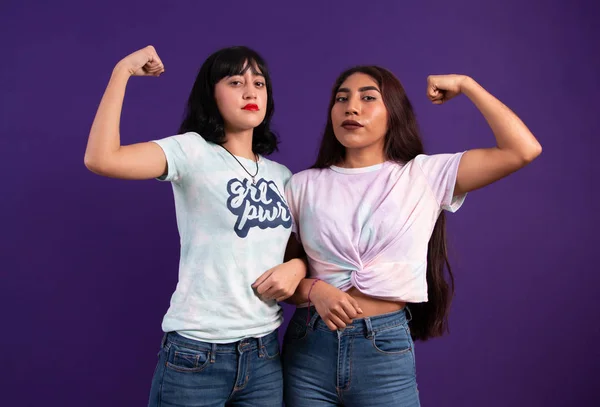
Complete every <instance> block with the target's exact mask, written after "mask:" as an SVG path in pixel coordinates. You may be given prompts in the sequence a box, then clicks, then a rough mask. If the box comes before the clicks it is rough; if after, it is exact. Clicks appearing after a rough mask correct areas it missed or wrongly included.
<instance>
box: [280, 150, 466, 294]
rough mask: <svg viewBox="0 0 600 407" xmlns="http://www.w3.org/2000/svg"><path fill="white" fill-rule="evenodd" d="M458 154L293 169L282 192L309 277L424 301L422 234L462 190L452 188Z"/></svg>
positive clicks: (458, 200)
mask: <svg viewBox="0 0 600 407" xmlns="http://www.w3.org/2000/svg"><path fill="white" fill-rule="evenodd" d="M462 154H463V153H457V154H436V155H419V156H417V157H416V158H415V159H413V160H411V161H410V162H408V163H406V164H404V165H402V164H398V163H395V162H389V161H388V162H384V163H382V164H378V165H374V166H370V167H365V168H340V167H336V166H331V167H329V168H324V169H309V170H305V171H302V172H299V173H297V174H295V175H293V176H292V178H291V179H290V181H289V182H288V184H287V185H286V198H287V201H288V205H289V207H290V211H291V214H292V217H293V219H294V223H293V225H292V230H293V232H294V233H295V234H296V236H297V238H298V239H299V240H300V241H301V243H302V245H303V247H304V250H305V251H306V254H307V256H308V261H309V265H310V267H309V269H310V270H309V273H310V277H313V278H314V277H317V278H320V279H322V280H323V281H325V282H327V283H329V284H331V285H333V286H335V287H337V288H339V289H341V290H343V291H347V290H348V289H350V288H351V287H356V288H357V289H358V290H359V291H360V292H362V293H364V294H366V295H369V296H372V297H375V298H380V299H385V300H390V301H407V302H424V301H427V281H426V270H427V245H428V242H429V238H430V237H431V234H432V232H433V228H434V226H435V222H436V220H437V219H438V217H439V215H440V213H441V211H442V210H447V211H450V212H454V211H456V210H458V208H460V206H461V205H462V203H463V201H464V198H465V195H462V196H454V186H455V183H456V176H457V171H458V164H459V162H460V159H461V157H462Z"/></svg>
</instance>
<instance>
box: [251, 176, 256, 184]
mask: <svg viewBox="0 0 600 407" xmlns="http://www.w3.org/2000/svg"><path fill="white" fill-rule="evenodd" d="M252 185H256V179H255V178H254V177H252Z"/></svg>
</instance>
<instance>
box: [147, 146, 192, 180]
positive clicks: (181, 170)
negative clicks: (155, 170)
mask: <svg viewBox="0 0 600 407" xmlns="http://www.w3.org/2000/svg"><path fill="white" fill-rule="evenodd" d="M152 141H153V142H154V143H156V144H158V145H159V146H160V148H162V150H163V153H164V154H165V157H166V158H167V173H166V174H165V175H163V176H161V177H158V178H157V179H158V180H159V181H170V182H174V183H178V182H179V181H181V179H182V178H183V177H185V175H186V173H187V170H188V164H189V155H188V152H187V151H186V148H185V144H186V143H185V141H186V135H185V134H179V135H176V136H170V137H166V138H163V139H160V140H152Z"/></svg>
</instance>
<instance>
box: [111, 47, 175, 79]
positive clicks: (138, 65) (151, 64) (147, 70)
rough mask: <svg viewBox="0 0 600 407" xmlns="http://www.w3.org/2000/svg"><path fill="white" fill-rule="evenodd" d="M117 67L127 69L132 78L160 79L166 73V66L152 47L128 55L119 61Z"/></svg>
mask: <svg viewBox="0 0 600 407" xmlns="http://www.w3.org/2000/svg"><path fill="white" fill-rule="evenodd" d="M117 67H120V68H124V69H126V70H127V71H128V72H129V74H130V75H132V76H157V77H158V76H160V74H162V73H163V72H164V71H165V66H164V64H163V63H162V61H161V60H160V57H159V56H158V53H157V52H156V49H154V47H153V46H152V45H148V46H147V47H145V48H142V49H140V50H137V51H135V52H133V53H131V54H129V55H127V56H126V57H125V58H123V59H122V60H121V61H119V63H118V64H117Z"/></svg>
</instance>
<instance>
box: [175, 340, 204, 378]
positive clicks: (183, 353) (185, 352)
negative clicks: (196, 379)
mask: <svg viewBox="0 0 600 407" xmlns="http://www.w3.org/2000/svg"><path fill="white" fill-rule="evenodd" d="M209 363H210V351H209V350H199V349H190V348H186V347H183V346H180V345H175V344H170V346H169V348H168V350H167V363H166V366H167V368H169V369H171V370H175V371H178V372H186V373H198V372H201V371H203V370H204V369H206V367H207V366H208V365H209Z"/></svg>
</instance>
